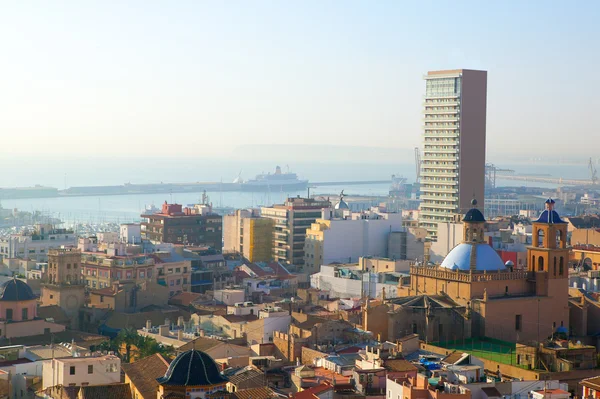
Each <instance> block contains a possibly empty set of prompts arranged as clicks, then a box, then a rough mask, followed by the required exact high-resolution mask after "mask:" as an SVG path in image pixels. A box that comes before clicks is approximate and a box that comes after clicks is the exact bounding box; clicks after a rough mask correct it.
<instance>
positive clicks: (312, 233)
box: [304, 219, 331, 274]
mask: <svg viewBox="0 0 600 399" xmlns="http://www.w3.org/2000/svg"><path fill="white" fill-rule="evenodd" d="M330 227H331V220H325V219H317V220H316V221H315V223H312V224H311V225H310V228H309V229H306V241H305V242H304V267H305V268H306V271H307V273H308V274H312V273H317V272H318V271H319V268H320V267H321V264H322V262H323V241H324V239H325V230H329V228H330Z"/></svg>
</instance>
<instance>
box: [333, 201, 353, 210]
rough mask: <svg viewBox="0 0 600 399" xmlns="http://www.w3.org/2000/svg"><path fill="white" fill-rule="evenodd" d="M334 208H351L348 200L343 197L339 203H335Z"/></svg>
mask: <svg viewBox="0 0 600 399" xmlns="http://www.w3.org/2000/svg"><path fill="white" fill-rule="evenodd" d="M334 209H350V207H349V206H348V204H347V203H346V201H344V200H343V199H341V200H340V202H338V203H337V204H335V206H334Z"/></svg>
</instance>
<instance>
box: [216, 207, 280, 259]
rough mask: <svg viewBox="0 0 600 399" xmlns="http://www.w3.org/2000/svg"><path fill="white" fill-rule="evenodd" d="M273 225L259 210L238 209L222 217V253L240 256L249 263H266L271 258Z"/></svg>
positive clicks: (271, 220)
mask: <svg viewBox="0 0 600 399" xmlns="http://www.w3.org/2000/svg"><path fill="white" fill-rule="evenodd" d="M273 225H274V221H273V219H270V218H263V217H260V210H259V209H238V210H236V211H235V213H234V214H233V215H226V216H224V217H223V241H224V244H223V245H224V246H223V251H226V252H237V253H240V254H242V255H243V256H244V257H245V258H246V259H248V260H250V262H267V261H269V260H271V259H272V256H273V239H272V237H273Z"/></svg>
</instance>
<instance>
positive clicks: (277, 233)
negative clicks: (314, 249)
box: [261, 196, 331, 266]
mask: <svg viewBox="0 0 600 399" xmlns="http://www.w3.org/2000/svg"><path fill="white" fill-rule="evenodd" d="M330 206H331V203H330V202H329V201H327V200H317V199H314V198H301V197H300V196H298V197H291V198H288V199H287V201H285V203H283V204H278V205H273V206H272V207H268V208H267V207H265V208H262V209H261V215H262V216H263V217H265V218H269V219H272V220H273V221H274V226H273V252H272V255H273V256H272V257H273V260H275V261H276V262H285V263H291V264H294V265H297V266H302V265H304V242H305V240H306V229H308V228H309V227H310V226H311V224H313V223H314V222H315V221H316V220H317V219H319V218H320V217H321V211H322V209H323V208H329V207H330Z"/></svg>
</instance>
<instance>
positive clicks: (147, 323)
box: [146, 320, 152, 331]
mask: <svg viewBox="0 0 600 399" xmlns="http://www.w3.org/2000/svg"><path fill="white" fill-rule="evenodd" d="M151 329H152V320H146V330H148V331H150V330H151Z"/></svg>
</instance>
